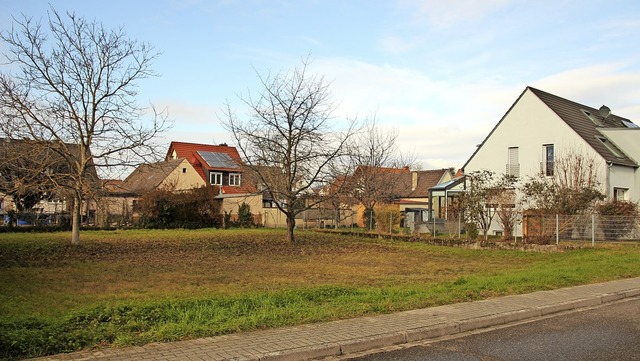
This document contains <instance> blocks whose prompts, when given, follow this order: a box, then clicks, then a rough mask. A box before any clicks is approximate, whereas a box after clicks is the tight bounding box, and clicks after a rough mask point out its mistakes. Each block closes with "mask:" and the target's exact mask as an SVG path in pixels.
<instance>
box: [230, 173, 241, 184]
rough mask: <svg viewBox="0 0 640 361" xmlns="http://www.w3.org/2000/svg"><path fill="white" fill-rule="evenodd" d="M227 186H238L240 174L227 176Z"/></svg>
mask: <svg viewBox="0 0 640 361" xmlns="http://www.w3.org/2000/svg"><path fill="white" fill-rule="evenodd" d="M229 185H230V186H239V185H240V174H239V173H231V174H229Z"/></svg>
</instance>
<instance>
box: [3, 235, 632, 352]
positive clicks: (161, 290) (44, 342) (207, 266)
mask: <svg viewBox="0 0 640 361" xmlns="http://www.w3.org/2000/svg"><path fill="white" fill-rule="evenodd" d="M69 237H70V236H69V234H66V233H52V234H44V233H23V234H0V357H4V358H11V357H25V356H35V355H43V354H48V353H56V352H66V351H72V350H77V349H80V348H86V347H96V346H102V345H108V344H116V345H131V344H141V343H145V342H150V341H169V340H178V339H183V338H189V337H201V336H206V335H215V334H223V333H230V332H237V331H242V330H251V329H260V328H267V327H277V326H282V325H290V324H296V323H304V322H318V321H324V320H331V319H338V318H347V317H353V316H359V315H364V314H373V313H383V312H391V311H398V310H406V309H410V308H420V307H428V306H433V305H439V304H444V303H452V302H462V301H468V300H477V299H482V298H488V297H494V296H499V295H505V294H513V293H523V292H529V291H534V290H541V289H550V288H558V287H564V286H570V285H576V284H583V283H592V282H600V281H606V280H612V279H616V278H624V277H635V276H640V245H638V244H626V245H600V246H598V247H596V248H591V247H589V246H586V247H585V248H583V249H574V250H566V251H562V252H550V253H538V252H519V251H505V250H469V249H460V248H447V247H436V246H429V245H426V244H423V243H417V242H413V243H410V242H399V241H383V240H375V239H374V240H372V239H363V238H357V237H347V236H338V235H331V234H322V233H313V232H307V233H305V232H300V233H298V240H299V241H298V242H297V243H295V244H289V243H286V242H285V241H284V231H280V230H242V231H232V230H214V229H208V230H178V231H175V230H171V231H162V230H161V231H148V230H141V231H112V232H109V231H99V232H84V233H83V234H82V240H81V242H82V244H81V245H80V246H76V247H73V246H70V245H68V239H69Z"/></svg>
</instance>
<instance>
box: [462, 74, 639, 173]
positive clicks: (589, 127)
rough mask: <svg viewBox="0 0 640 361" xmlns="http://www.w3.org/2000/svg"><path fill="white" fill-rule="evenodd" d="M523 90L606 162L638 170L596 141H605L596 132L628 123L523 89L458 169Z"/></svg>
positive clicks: (620, 127)
mask: <svg viewBox="0 0 640 361" xmlns="http://www.w3.org/2000/svg"><path fill="white" fill-rule="evenodd" d="M527 90H530V91H531V92H532V93H533V94H535V95H536V96H537V97H538V98H539V99H540V100H541V101H542V102H543V103H545V104H546V105H547V106H548V107H549V109H551V111H553V112H554V113H556V114H557V115H558V117H560V119H562V120H563V121H564V122H565V123H566V124H567V125H568V126H569V127H570V128H571V129H573V131H575V132H576V133H577V134H578V135H579V136H580V137H581V138H582V139H584V140H585V141H586V142H587V143H588V144H589V145H590V146H591V147H592V148H593V149H594V150H595V151H596V152H598V154H600V155H601V156H602V157H603V158H604V159H605V160H606V161H607V162H611V163H613V164H618V165H624V166H630V167H638V164H637V163H636V162H634V161H633V160H632V159H631V158H629V157H628V156H627V155H625V154H624V152H623V151H622V150H620V149H618V148H617V147H616V146H615V145H614V144H612V143H609V146H610V147H612V148H613V149H615V150H617V151H618V153H619V154H620V155H621V156H617V155H616V154H614V153H613V152H612V151H611V150H610V149H608V148H607V146H605V145H604V144H603V143H602V142H601V141H600V140H599V139H598V138H599V137H600V138H606V137H604V135H603V134H602V133H601V132H600V131H599V130H598V129H603V128H604V129H612V128H617V129H627V126H625V125H624V124H623V123H622V122H623V121H624V122H628V123H630V124H633V122H631V120H629V119H627V118H623V117H620V116H617V115H614V114H610V115H609V116H608V117H607V118H606V119H605V118H604V117H602V116H601V115H600V111H599V109H596V108H592V107H590V106H586V105H583V104H579V103H576V102H574V101H571V100H568V99H565V98H562V97H559V96H557V95H553V94H550V93H547V92H544V91H542V90H539V89H536V88H532V87H527V88H526V89H525V90H524V91H523V92H522V93H521V94H520V96H519V97H518V99H517V100H516V101H515V102H514V103H513V104H512V105H511V107H510V108H509V110H508V111H507V113H506V114H505V115H504V116H503V117H502V119H500V121H499V122H498V124H496V126H495V127H493V129H492V130H491V132H490V133H489V135H487V137H486V138H485V139H484V140H483V141H482V144H480V146H479V147H477V148H476V150H475V151H474V152H473V154H472V155H471V157H469V159H468V160H467V162H466V163H465V164H464V165H463V166H462V169H464V168H466V166H467V164H469V162H470V161H471V159H473V157H475V156H476V154H477V153H478V151H479V150H480V148H482V146H483V145H484V143H485V142H486V141H487V140H488V139H489V138H490V137H491V135H492V134H493V132H494V131H495V130H496V128H497V127H499V126H500V123H502V121H503V120H504V119H505V118H506V117H507V115H509V113H510V112H511V110H512V109H513V107H514V106H515V105H516V104H517V103H518V102H519V101H520V99H521V98H522V96H523V95H524V94H525V93H526V92H527ZM585 111H586V112H588V113H590V115H591V117H592V118H594V119H595V120H596V122H598V123H599V124H596V123H594V122H593V121H592V120H591V119H590V118H589V116H587V114H585Z"/></svg>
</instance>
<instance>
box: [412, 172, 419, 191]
mask: <svg viewBox="0 0 640 361" xmlns="http://www.w3.org/2000/svg"><path fill="white" fill-rule="evenodd" d="M417 186H418V172H411V191H415V190H416V187H417Z"/></svg>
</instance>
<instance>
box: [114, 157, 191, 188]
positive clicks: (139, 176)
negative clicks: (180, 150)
mask: <svg viewBox="0 0 640 361" xmlns="http://www.w3.org/2000/svg"><path fill="white" fill-rule="evenodd" d="M182 161H184V159H182V158H178V159H171V160H167V161H164V162H158V163H153V164H143V165H141V166H139V167H138V168H136V169H135V170H134V171H133V172H131V174H130V175H129V176H128V177H127V179H125V180H124V184H123V185H122V188H124V189H126V190H127V191H130V192H134V193H138V194H142V193H145V192H148V191H150V190H153V189H156V188H157V187H158V186H159V185H160V184H161V183H162V181H164V180H165V179H166V178H167V177H168V176H169V174H171V172H172V171H173V170H174V169H176V168H177V167H178V165H180V163H182Z"/></svg>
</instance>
